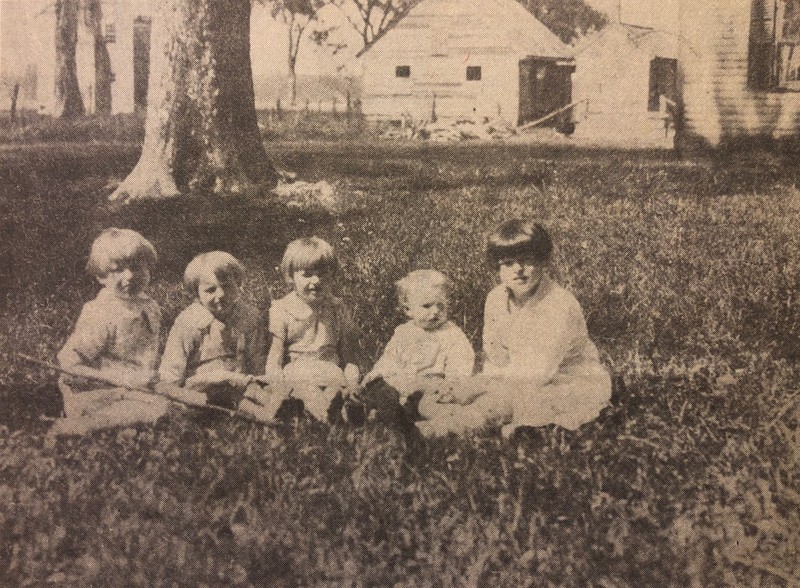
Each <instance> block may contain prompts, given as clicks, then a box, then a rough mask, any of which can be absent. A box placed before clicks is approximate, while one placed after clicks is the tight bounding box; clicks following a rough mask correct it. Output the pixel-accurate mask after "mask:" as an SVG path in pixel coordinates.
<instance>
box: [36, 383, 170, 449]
mask: <svg viewBox="0 0 800 588" xmlns="http://www.w3.org/2000/svg"><path fill="white" fill-rule="evenodd" d="M60 388H61V390H62V394H63V395H64V405H65V413H66V415H67V418H65V419H59V420H58V421H57V422H56V423H55V424H54V425H53V427H52V428H51V429H50V432H49V434H50V435H52V436H62V435H83V434H85V433H88V432H90V431H93V430H96V429H103V428H109V427H120V426H130V425H134V424H137V423H152V422H154V421H156V420H157V419H159V418H160V417H162V416H164V414H166V412H167V409H168V408H169V404H170V403H169V400H167V399H166V398H161V397H159V396H156V395H155V394H147V393H146V392H139V391H138V390H129V389H127V388H102V389H99V390H88V391H85V392H75V391H73V390H72V389H71V388H70V387H69V386H68V385H66V384H65V383H63V382H62V383H60Z"/></svg>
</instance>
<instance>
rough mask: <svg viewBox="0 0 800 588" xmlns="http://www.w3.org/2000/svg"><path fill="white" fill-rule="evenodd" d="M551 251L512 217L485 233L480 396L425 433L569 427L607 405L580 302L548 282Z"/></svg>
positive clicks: (544, 239)
mask: <svg viewBox="0 0 800 588" xmlns="http://www.w3.org/2000/svg"><path fill="white" fill-rule="evenodd" d="M552 251H553V244H552V241H551V239H550V235H549V234H548V233H547V231H546V230H545V229H544V227H542V226H541V225H540V224H537V223H533V222H530V221H526V220H522V219H511V220H509V221H506V222H504V223H502V224H501V225H499V226H498V227H497V229H495V231H494V232H493V233H491V235H490V236H489V240H488V246H487V254H488V257H489V260H490V262H492V263H493V264H494V266H495V267H496V268H497V271H498V276H499V281H500V284H499V285H498V286H497V287H495V288H494V289H493V290H492V291H491V292H489V295H488V296H487V297H486V305H485V307H484V325H483V350H484V356H485V362H484V368H483V373H484V377H483V378H482V379H483V380H484V387H485V390H486V393H485V394H483V395H482V396H480V397H479V398H477V399H476V400H474V402H471V403H469V404H468V405H467V406H454V407H453V409H452V410H451V411H450V412H449V413H448V414H447V416H446V417H444V418H441V419H439V421H438V422H437V423H436V424H435V425H433V426H429V427H428V429H427V430H426V431H424V432H429V433H437V432H438V433H441V432H446V431H448V430H463V429H466V428H474V427H478V426H481V425H484V424H502V425H503V434H504V435H505V436H509V435H510V434H512V433H513V431H514V430H516V428H518V427H520V426H529V427H538V426H542V425H546V424H557V425H560V426H562V427H564V428H567V429H576V428H578V427H579V426H580V425H582V424H584V423H586V422H588V421H591V420H593V419H594V418H596V417H597V416H598V415H599V413H600V410H601V409H602V408H603V407H604V406H606V404H607V403H608V401H609V399H610V397H611V380H610V377H609V374H608V372H607V371H606V370H605V368H604V367H603V366H602V364H601V363H600V360H599V358H598V353H597V348H596V347H595V345H594V344H593V343H592V341H591V340H590V339H589V334H588V332H587V329H586V321H585V319H584V316H583V310H582V309H581V306H580V303H579V302H578V301H577V300H576V299H575V297H574V296H573V295H572V294H570V293H569V292H568V291H567V290H565V289H564V288H562V287H561V286H559V285H558V284H556V283H555V282H554V281H553V280H552V279H551V278H550V276H549V272H548V267H549V263H550V258H551V255H552ZM423 427H425V425H423Z"/></svg>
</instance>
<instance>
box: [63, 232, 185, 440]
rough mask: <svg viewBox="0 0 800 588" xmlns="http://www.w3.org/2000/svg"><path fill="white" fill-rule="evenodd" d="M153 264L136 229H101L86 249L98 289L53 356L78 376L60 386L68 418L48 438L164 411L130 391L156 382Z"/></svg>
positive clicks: (157, 316)
mask: <svg viewBox="0 0 800 588" xmlns="http://www.w3.org/2000/svg"><path fill="white" fill-rule="evenodd" d="M155 264H156V251H155V248H154V247H153V245H152V244H151V243H150V242H149V241H148V240H147V239H145V238H144V237H143V236H142V235H140V234H139V233H137V232H136V231H132V230H130V229H117V228H111V229H106V230H105V231H103V232H102V233H101V234H100V236H98V237H97V239H95V240H94V243H92V248H91V252H90V253H89V262H88V264H87V266H86V268H87V271H88V272H89V273H90V274H92V275H93V276H94V277H95V278H96V279H97V281H98V282H99V283H100V284H101V285H102V289H101V290H100V292H99V293H98V294H97V297H96V298H94V299H93V300H90V301H89V302H87V303H86V304H85V305H84V306H83V310H82V311H81V314H80V316H79V317H78V321H77V323H75V328H74V330H73V331H72V334H71V335H70V336H69V338H68V339H67V341H66V343H65V344H64V347H63V348H62V349H61V351H60V352H59V353H58V363H59V365H60V366H61V367H62V368H64V369H66V370H69V371H70V372H72V373H74V374H76V375H77V376H82V377H78V378H74V377H69V376H67V377H63V378H62V379H61V381H60V382H59V387H60V389H61V393H62V396H63V400H64V414H65V416H66V417H67V418H65V419H63V420H61V421H59V422H57V423H56V424H55V425H54V427H53V429H52V431H51V433H52V434H55V435H61V434H81V433H85V432H88V431H90V430H93V429H97V428H102V427H110V426H116V425H129V424H133V423H136V422H149V421H154V420H156V419H157V418H158V417H160V416H161V415H163V414H164V412H165V411H166V409H167V407H168V406H169V402H168V401H167V400H165V399H163V398H159V397H158V396H155V395H153V394H148V393H146V391H142V390H132V389H131V388H139V389H144V388H146V387H148V386H150V385H151V384H152V382H153V381H154V380H155V377H156V376H155V367H156V362H157V361H158V339H159V333H160V328H161V309H160V308H159V306H158V304H157V303H156V302H155V301H154V300H153V299H152V298H150V297H149V296H147V294H145V290H146V289H147V286H148V285H149V283H150V275H151V272H152V270H153V268H154V266H155ZM84 378H85V379H86V381H84ZM109 385H111V387H110V386H109Z"/></svg>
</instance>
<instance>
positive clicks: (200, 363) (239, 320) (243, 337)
mask: <svg viewBox="0 0 800 588" xmlns="http://www.w3.org/2000/svg"><path fill="white" fill-rule="evenodd" d="M243 277H244V268H243V267H242V265H241V263H239V261H238V260H237V259H236V258H235V257H233V255H231V254H230V253H226V252H224V251H210V252H208V253H202V254H200V255H198V256H197V257H195V258H194V259H192V261H191V262H189V265H187V266H186V271H185V272H184V276H183V281H184V285H185V286H186V288H187V290H188V291H189V292H190V293H191V294H192V295H194V297H195V299H194V301H193V302H192V303H191V304H190V305H189V306H188V307H187V308H186V309H184V310H183V311H182V312H181V313H180V314H179V315H178V317H177V318H176V319H175V323H174V324H173V325H172V329H171V330H170V332H169V337H168V338H167V344H166V347H165V348H164V355H163V357H162V358H161V365H160V367H159V376H160V380H161V381H160V382H159V384H158V387H157V388H158V389H159V391H161V392H163V393H165V394H169V395H170V396H173V397H175V398H178V399H183V400H187V401H189V402H193V403H198V402H200V403H204V402H209V403H212V404H218V405H222V406H226V407H229V408H234V407H235V406H236V405H237V403H238V402H239V400H240V399H241V398H242V396H243V395H244V391H245V389H246V388H247V386H248V385H250V384H251V383H253V382H254V380H255V377H256V376H261V375H263V374H264V365H265V362H266V348H267V341H266V333H265V329H264V324H263V321H262V319H261V317H260V314H259V313H258V311H257V310H256V309H255V308H253V307H252V306H251V305H249V304H247V303H246V302H244V301H243V300H242V299H241V297H240V290H241V285H242V279H243ZM243 408H244V407H243ZM250 408H253V407H252V406H251V407H250ZM273 413H274V411H273ZM268 416H270V417H271V416H272V414H270V415H268Z"/></svg>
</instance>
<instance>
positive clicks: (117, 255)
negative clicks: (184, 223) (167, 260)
mask: <svg viewBox="0 0 800 588" xmlns="http://www.w3.org/2000/svg"><path fill="white" fill-rule="evenodd" d="M157 260H158V256H157V255H156V248H155V247H153V244H152V243H151V242H150V241H148V240H147V239H145V238H144V237H142V235H141V234H139V233H137V232H136V231H133V230H131V229H118V228H116V227H112V228H110V229H106V230H105V231H103V232H102V233H100V235H99V236H98V237H97V238H96V239H95V240H94V242H93V243H92V249H91V251H90V252H89V262H88V263H87V264H86V271H87V272H89V273H90V274H91V275H93V276H96V277H98V278H102V277H105V276H107V275H108V272H110V271H111V270H112V268H113V267H114V266H115V265H119V264H121V263H137V262H140V263H145V264H147V267H148V268H150V269H151V270H152V269H153V268H154V267H155V265H156V261H157Z"/></svg>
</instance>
